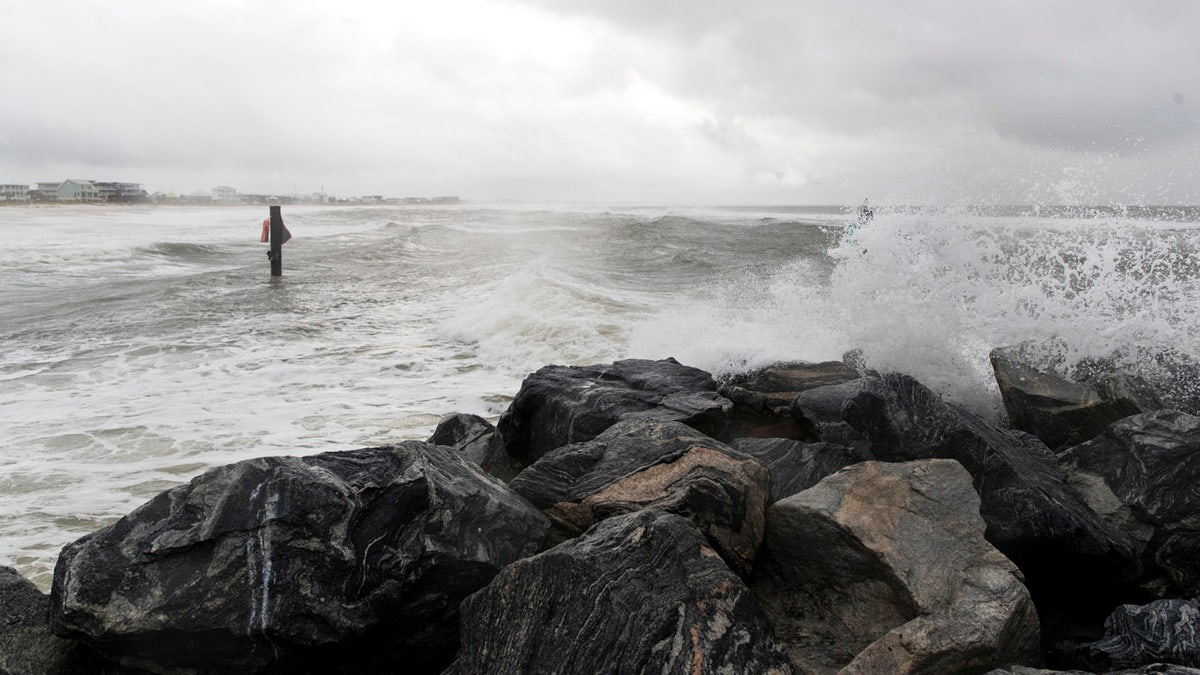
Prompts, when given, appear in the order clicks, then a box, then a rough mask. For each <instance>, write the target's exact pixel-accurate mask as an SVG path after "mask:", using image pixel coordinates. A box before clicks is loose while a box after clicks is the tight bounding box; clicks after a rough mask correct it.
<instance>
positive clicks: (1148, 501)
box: [1060, 411, 1200, 597]
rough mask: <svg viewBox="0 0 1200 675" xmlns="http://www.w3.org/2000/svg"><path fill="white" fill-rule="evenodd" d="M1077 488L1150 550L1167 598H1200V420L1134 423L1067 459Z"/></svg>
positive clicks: (1141, 419) (1137, 419)
mask: <svg viewBox="0 0 1200 675" xmlns="http://www.w3.org/2000/svg"><path fill="white" fill-rule="evenodd" d="M1060 460H1061V462H1062V465H1063V467H1064V468H1065V469H1066V471H1067V475H1068V478H1069V480H1070V482H1071V485H1072V486H1073V487H1075V489H1076V490H1077V491H1078V492H1079V493H1080V494H1081V495H1082V496H1083V498H1084V499H1085V500H1086V501H1087V503H1088V504H1089V505H1090V506H1091V507H1092V508H1093V509H1094V510H1095V511H1096V512H1097V513H1100V514H1102V515H1103V516H1104V518H1105V519H1106V520H1108V521H1109V522H1110V523H1112V524H1114V525H1115V526H1117V527H1119V528H1121V530H1122V531H1124V532H1125V533H1126V534H1127V535H1129V536H1130V538H1132V539H1133V540H1134V541H1136V542H1137V543H1138V545H1139V546H1140V547H1141V548H1142V550H1143V553H1142V560H1143V562H1144V563H1145V565H1146V566H1147V569H1149V570H1153V571H1155V572H1158V573H1160V574H1161V575H1162V576H1164V577H1165V579H1163V580H1162V581H1161V582H1159V583H1154V582H1153V581H1151V582H1150V583H1151V584H1152V585H1154V586H1156V587H1160V588H1161V591H1160V592H1168V593H1178V594H1183V595H1185V596H1187V597H1196V596H1200V493H1198V492H1197V490H1196V486H1197V485H1200V417H1196V416H1193V415H1189V414H1187V413H1182V412H1177V411H1159V412H1153V413H1147V414H1143V415H1135V416H1133V417H1127V418H1125V419H1123V420H1121V421H1119V422H1117V423H1116V424H1113V425H1112V426H1111V427H1109V428H1108V430H1106V431H1105V432H1104V433H1103V434H1101V435H1100V436H1099V437H1097V438H1095V439H1093V440H1091V441H1088V442H1087V443H1084V444H1082V445H1078V446H1076V447H1074V448H1071V449H1069V450H1067V451H1066V452H1064V453H1063V454H1062V455H1061V457H1060Z"/></svg>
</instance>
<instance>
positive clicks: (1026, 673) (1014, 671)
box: [986, 663, 1200, 675]
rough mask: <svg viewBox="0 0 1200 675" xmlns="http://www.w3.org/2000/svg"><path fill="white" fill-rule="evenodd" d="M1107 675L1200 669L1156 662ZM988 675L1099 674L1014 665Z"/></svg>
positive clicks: (1183, 673)
mask: <svg viewBox="0 0 1200 675" xmlns="http://www.w3.org/2000/svg"><path fill="white" fill-rule="evenodd" d="M1105 673H1106V675H1200V669H1198V668H1187V667H1183V665H1169V664H1165V663H1154V664H1151V665H1144V667H1141V668H1130V669H1122V670H1108V671H1105ZM986 675H1097V674H1096V673H1092V671H1091V670H1049V669H1045V668H1027V667H1024V665H1013V667H1012V668H997V669H996V670H989V671H988V673H986Z"/></svg>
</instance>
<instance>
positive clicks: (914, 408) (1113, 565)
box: [792, 374, 1143, 644]
mask: <svg viewBox="0 0 1200 675" xmlns="http://www.w3.org/2000/svg"><path fill="white" fill-rule="evenodd" d="M792 410H793V414H796V415H801V416H806V417H807V418H808V419H810V420H812V423H813V424H814V426H816V427H817V428H818V429H819V430H820V432H821V436H822V439H823V440H828V438H826V435H828V436H830V437H832V438H834V439H836V441H835V442H838V443H841V444H843V445H847V446H848V447H851V448H854V449H855V450H861V451H863V452H869V453H871V454H872V455H873V456H874V457H875V458H876V459H878V460H881V461H889V462H903V461H911V460H917V459H932V458H943V459H953V460H956V461H958V462H959V463H960V464H962V465H963V467H964V468H966V470H967V472H968V473H970V474H971V477H972V480H973V482H974V486H975V491H976V492H977V493H978V494H979V497H980V502H981V505H980V515H982V516H983V520H984V522H985V523H986V524H987V530H986V531H985V537H986V538H987V540H988V541H989V542H991V543H992V545H994V546H995V547H996V548H998V549H1000V551H1001V552H1002V553H1004V555H1006V556H1007V557H1008V558H1009V559H1011V560H1012V561H1013V562H1015V563H1016V564H1017V566H1018V567H1020V568H1021V571H1022V572H1023V574H1024V575H1025V581H1026V586H1027V587H1028V588H1029V590H1030V592H1031V593H1032V594H1033V597H1034V599H1035V601H1036V602H1037V604H1038V608H1039V610H1040V612H1041V615H1040V616H1041V624H1042V631H1043V633H1044V634H1046V635H1047V636H1049V637H1048V639H1049V640H1050V641H1051V644H1052V643H1053V642H1054V641H1058V640H1061V639H1077V638H1083V637H1087V636H1098V635H1099V634H1100V630H1101V627H1102V625H1103V622H1104V618H1105V617H1106V616H1108V614H1109V613H1110V612H1111V611H1112V608H1113V607H1115V606H1117V605H1119V604H1121V603H1122V602H1130V601H1136V600H1139V599H1141V598H1142V597H1143V595H1142V593H1141V591H1140V590H1138V589H1137V588H1136V581H1137V577H1138V575H1139V574H1140V572H1141V566H1140V564H1139V563H1138V561H1137V551H1136V547H1135V545H1134V543H1133V541H1132V540H1130V539H1129V537H1128V536H1127V535H1125V534H1124V533H1123V532H1121V531H1120V530H1119V529H1117V528H1116V527H1114V526H1112V525H1110V524H1108V523H1106V522H1105V521H1104V520H1103V519H1101V518H1100V516H1098V515H1097V514H1096V513H1095V512H1094V511H1092V509H1091V508H1090V507H1089V506H1088V505H1087V503H1085V502H1084V500H1083V499H1082V498H1081V497H1080V496H1079V495H1078V494H1076V493H1075V491H1074V490H1073V489H1072V488H1071V487H1070V485H1068V484H1067V480H1066V474H1065V473H1064V472H1063V470H1062V468H1061V467H1059V465H1058V463H1057V461H1056V458H1055V456H1054V454H1053V453H1052V452H1050V450H1049V449H1048V448H1047V447H1046V445H1045V444H1044V443H1042V442H1041V441H1040V440H1038V439H1037V438H1035V437H1034V436H1032V435H1030V434H1027V433H1024V432H1020V431H1013V430H1008V429H1002V428H1000V427H998V426H996V425H994V424H991V423H989V422H987V421H985V420H983V419H981V418H979V417H977V416H975V415H971V414H970V413H967V412H966V411H963V410H962V409H960V408H958V407H956V406H954V405H951V404H948V403H945V402H944V401H942V400H941V399H940V398H938V396H937V395H936V394H934V393H933V392H932V391H930V390H929V389H928V388H926V387H924V386H923V385H921V384H920V383H919V382H917V381H916V380H914V379H912V378H911V377H908V376H905V375H894V374H889V375H884V376H882V377H865V378H863V379H860V380H855V381H853V382H848V383H845V384H841V385H834V386H831V387H821V388H819V389H813V390H811V391H807V392H804V393H802V394H800V396H799V397H797V399H796V404H795V405H794V406H793V409H792ZM1088 639H1091V638H1090V637H1089V638H1088Z"/></svg>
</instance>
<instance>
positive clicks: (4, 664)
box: [0, 567, 117, 675]
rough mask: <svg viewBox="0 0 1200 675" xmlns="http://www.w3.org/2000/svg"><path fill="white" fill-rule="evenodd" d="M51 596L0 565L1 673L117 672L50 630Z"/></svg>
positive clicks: (15, 674) (104, 673) (14, 571)
mask: <svg viewBox="0 0 1200 675" xmlns="http://www.w3.org/2000/svg"><path fill="white" fill-rule="evenodd" d="M49 606H50V598H49V597H48V596H47V595H46V594H45V593H43V592H41V591H40V590H38V588H37V586H34V585H33V583H32V582H30V581H29V580H28V579H26V578H25V577H23V576H21V575H20V573H18V572H17V571H16V570H15V569H13V568H11V567H0V673H4V674H5V675H46V673H92V674H98V675H107V674H108V673H116V672H117V670H116V668H114V667H111V666H108V665H106V664H104V663H103V662H102V661H101V660H100V659H98V658H97V657H96V655H95V654H94V653H92V651H91V650H90V649H87V648H86V647H85V646H84V645H81V644H79V643H76V642H74V641H72V640H64V639H62V638H59V637H56V636H54V635H53V634H52V633H51V632H50V624H49V621H48V615H49V611H48V610H49Z"/></svg>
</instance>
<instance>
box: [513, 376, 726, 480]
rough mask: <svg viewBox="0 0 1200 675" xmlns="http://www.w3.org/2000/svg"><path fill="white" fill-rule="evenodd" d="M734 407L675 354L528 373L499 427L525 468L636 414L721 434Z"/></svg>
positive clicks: (705, 378) (711, 384) (593, 436)
mask: <svg viewBox="0 0 1200 675" xmlns="http://www.w3.org/2000/svg"><path fill="white" fill-rule="evenodd" d="M732 406H733V404H732V403H730V402H729V401H728V400H727V399H725V398H723V397H721V396H719V395H718V394H717V383H716V382H715V381H714V380H713V378H712V376H711V375H710V374H708V373H706V372H704V371H703V370H699V369H697V368H691V367H688V366H684V365H680V364H679V362H678V361H676V360H674V359H666V360H662V361H647V360H642V359H629V360H625V361H617V362H615V363H613V364H611V365H596V366H546V367H544V368H542V369H540V370H538V371H537V372H535V373H533V374H532V375H530V376H529V377H527V378H525V381H524V382H522V383H521V389H520V391H518V392H517V395H516V397H515V398H514V399H513V402H512V404H511V405H510V406H509V408H508V410H506V411H505V412H504V414H503V415H501V417H500V420H499V422H498V423H497V424H496V427H497V429H498V430H499V431H500V435H501V437H502V438H503V439H504V445H505V447H506V448H507V449H508V453H509V454H510V455H511V456H513V457H514V458H515V459H517V460H518V461H520V462H522V463H524V464H526V465H528V464H532V463H533V462H535V461H537V459H538V458H540V457H541V456H542V455H545V454H546V453H547V452H550V451H551V450H553V449H555V448H560V447H562V446H564V445H568V444H571V443H579V442H582V441H587V440H591V439H593V438H595V437H596V436H598V435H600V433H601V432H603V431H604V430H605V429H607V428H609V427H610V426H612V425H613V424H616V423H617V422H618V421H620V420H622V419H628V418H633V417H637V418H644V419H653V420H659V421H672V422H682V423H684V424H687V425H688V426H690V427H693V428H695V429H697V430H699V431H700V432H701V433H704V434H707V435H709V436H713V437H714V438H716V437H720V435H721V434H722V432H723V430H724V428H725V427H726V426H727V425H728V420H727V414H728V412H729V410H730V409H731V408H732Z"/></svg>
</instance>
